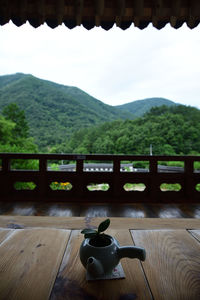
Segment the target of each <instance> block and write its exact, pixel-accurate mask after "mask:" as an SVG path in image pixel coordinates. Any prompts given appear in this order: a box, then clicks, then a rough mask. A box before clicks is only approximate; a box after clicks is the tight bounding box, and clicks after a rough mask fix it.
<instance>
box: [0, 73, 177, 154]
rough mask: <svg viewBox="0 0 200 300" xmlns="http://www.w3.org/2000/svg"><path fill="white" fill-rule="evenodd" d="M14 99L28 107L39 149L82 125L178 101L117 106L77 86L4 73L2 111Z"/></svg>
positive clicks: (0, 98) (0, 91)
mask: <svg viewBox="0 0 200 300" xmlns="http://www.w3.org/2000/svg"><path fill="white" fill-rule="evenodd" d="M11 103H16V104H17V105H18V107H19V108H20V109H21V110H23V111H24V114H25V117H26V120H27V123H28V126H29V129H30V130H29V132H30V136H32V137H33V138H34V141H35V143H36V144H37V145H38V147H39V151H45V152H48V151H49V150H50V149H51V148H52V147H53V146H55V145H59V144H62V143H64V142H65V141H66V140H67V139H69V138H70V137H71V135H72V133H73V132H75V131H77V130H79V129H80V128H89V127H92V126H96V125H99V124H102V123H104V122H110V121H114V120H120V119H121V120H125V119H130V120H133V119H134V118H136V117H138V116H140V115H141V114H143V113H144V112H146V111H147V110H149V109H150V108H151V107H152V106H160V105H162V104H163V103H164V104H167V105H173V104H175V103H174V102H172V101H170V100H166V99H162V98H153V99H145V100H140V101H134V102H131V103H128V104H124V105H121V106H118V107H114V106H110V105H107V104H104V103H103V102H101V101H99V100H97V99H95V98H94V97H91V96H90V95H88V94H87V93H85V92H84V91H82V90H80V89H78V88H76V87H70V86H64V85H60V84H56V83H53V82H50V81H46V80H41V79H39V78H36V77H34V76H32V75H26V74H22V73H17V74H13V75H5V76H0V114H1V113H2V110H3V109H4V108H5V107H6V106H7V105H9V104H11Z"/></svg>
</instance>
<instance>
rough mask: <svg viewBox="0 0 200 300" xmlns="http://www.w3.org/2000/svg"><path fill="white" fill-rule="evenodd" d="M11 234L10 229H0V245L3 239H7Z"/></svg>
mask: <svg viewBox="0 0 200 300" xmlns="http://www.w3.org/2000/svg"><path fill="white" fill-rule="evenodd" d="M13 232H14V230H11V229H5V228H0V244H1V243H2V242H3V241H4V240H5V239H7V238H8V237H9V236H10V235H11V234H12V233H13Z"/></svg>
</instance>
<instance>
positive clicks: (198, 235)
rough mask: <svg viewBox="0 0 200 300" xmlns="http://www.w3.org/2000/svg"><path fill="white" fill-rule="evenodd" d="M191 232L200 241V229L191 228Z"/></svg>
mask: <svg viewBox="0 0 200 300" xmlns="http://www.w3.org/2000/svg"><path fill="white" fill-rule="evenodd" d="M189 232H190V233H191V234H192V235H193V236H194V237H195V238H196V239H197V240H198V241H199V242H200V230H189Z"/></svg>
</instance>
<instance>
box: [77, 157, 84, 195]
mask: <svg viewBox="0 0 200 300" xmlns="http://www.w3.org/2000/svg"><path fill="white" fill-rule="evenodd" d="M84 159H85V156H84V155H77V156H76V174H77V178H76V194H77V195H78V196H79V197H82V196H83V195H84V184H85V182H84V174H83V164H84Z"/></svg>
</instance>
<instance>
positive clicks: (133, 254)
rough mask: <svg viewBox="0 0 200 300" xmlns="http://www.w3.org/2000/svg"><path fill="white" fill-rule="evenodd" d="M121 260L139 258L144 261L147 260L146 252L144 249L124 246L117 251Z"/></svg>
mask: <svg viewBox="0 0 200 300" xmlns="http://www.w3.org/2000/svg"><path fill="white" fill-rule="evenodd" d="M117 254H118V256H119V258H120V259H121V258H123V257H129V258H138V259H140V260H142V261H144V260H145V258H146V251H145V249H144V248H141V247H135V246H124V247H119V248H118V250H117Z"/></svg>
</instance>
